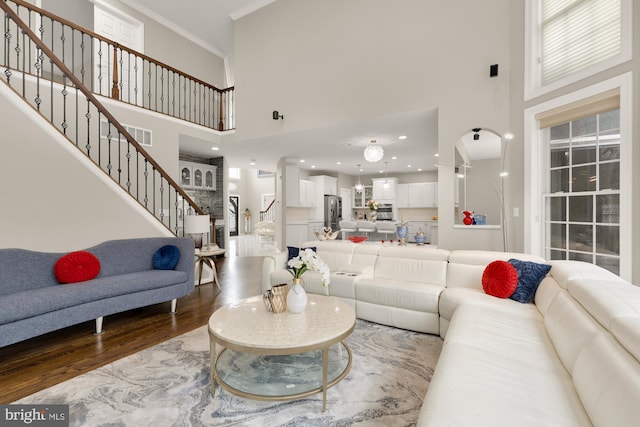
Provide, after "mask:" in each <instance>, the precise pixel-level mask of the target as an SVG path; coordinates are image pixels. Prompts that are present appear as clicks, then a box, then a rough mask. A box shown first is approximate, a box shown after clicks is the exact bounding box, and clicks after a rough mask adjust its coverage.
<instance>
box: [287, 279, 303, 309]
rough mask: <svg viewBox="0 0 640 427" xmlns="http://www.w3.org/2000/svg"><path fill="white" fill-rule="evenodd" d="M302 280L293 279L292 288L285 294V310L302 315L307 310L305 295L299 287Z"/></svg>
mask: <svg viewBox="0 0 640 427" xmlns="http://www.w3.org/2000/svg"><path fill="white" fill-rule="evenodd" d="M301 282H302V279H293V286H292V287H291V289H289V292H288V293H287V310H289V312H291V313H302V312H303V311H304V309H305V308H307V293H306V292H305V290H304V288H303V287H302V285H301Z"/></svg>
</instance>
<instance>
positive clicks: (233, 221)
mask: <svg viewBox="0 0 640 427" xmlns="http://www.w3.org/2000/svg"><path fill="white" fill-rule="evenodd" d="M239 204H240V198H239V197H238V196H229V236H237V235H238V206H239Z"/></svg>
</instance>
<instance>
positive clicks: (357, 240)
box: [349, 236, 367, 243]
mask: <svg viewBox="0 0 640 427" xmlns="http://www.w3.org/2000/svg"><path fill="white" fill-rule="evenodd" d="M349 240H351V241H352V242H353V243H362V242H364V241H365V240H367V238H366V237H364V236H350V237H349Z"/></svg>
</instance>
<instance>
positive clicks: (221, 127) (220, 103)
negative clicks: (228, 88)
mask: <svg viewBox="0 0 640 427" xmlns="http://www.w3.org/2000/svg"><path fill="white" fill-rule="evenodd" d="M224 93H225V92H220V102H219V105H218V110H219V111H220V120H218V130H219V131H223V130H224V121H223V116H224V109H223V108H222V96H223V94H224Z"/></svg>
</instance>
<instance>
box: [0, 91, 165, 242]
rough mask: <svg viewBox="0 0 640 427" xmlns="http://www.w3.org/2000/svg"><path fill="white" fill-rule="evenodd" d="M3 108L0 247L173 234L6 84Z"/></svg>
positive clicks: (1, 100) (1, 99)
mask: <svg viewBox="0 0 640 427" xmlns="http://www.w3.org/2000/svg"><path fill="white" fill-rule="evenodd" d="M0 108H1V110H2V111H3V114H2V115H0V126H1V127H2V132H3V148H4V149H3V153H2V156H1V157H0V182H2V185H1V186H0V200H2V209H0V247H3V248H6V247H19V248H25V249H34V250H39V251H59V252H64V251H71V250H77V249H82V248H86V247H88V246H92V245H95V244H97V243H100V242H102V241H105V240H111V239H118V238H134V237H151V236H167V235H171V234H170V232H169V231H168V230H167V229H166V228H164V227H163V226H162V225H161V224H159V223H158V222H157V221H156V220H155V219H153V218H152V217H151V215H150V214H149V213H148V212H146V211H145V210H144V209H143V208H142V207H141V206H140V205H139V204H138V203H137V202H135V201H133V199H132V198H131V197H129V196H128V195H126V194H124V192H123V191H115V190H114V189H115V186H116V184H115V183H113V182H110V179H109V178H107V177H106V175H105V174H104V173H103V172H102V171H97V173H94V172H92V171H91V170H90V169H88V168H87V163H89V162H90V161H89V160H88V159H87V158H86V157H85V156H84V155H82V154H80V151H79V150H77V149H76V148H75V147H74V146H73V145H72V144H71V143H69V142H68V141H67V140H66V139H64V138H63V137H62V136H61V135H60V134H59V133H58V132H57V131H55V130H52V129H51V126H50V124H49V123H48V122H46V121H45V120H44V119H42V118H41V117H40V116H39V115H37V114H36V113H35V112H34V110H32V109H31V108H30V107H28V106H26V105H25V104H24V103H23V101H22V100H21V99H19V98H18V97H17V96H16V95H15V94H14V93H13V92H11V91H10V89H8V88H7V87H6V86H4V85H0ZM90 166H93V165H90ZM94 170H95V168H94Z"/></svg>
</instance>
